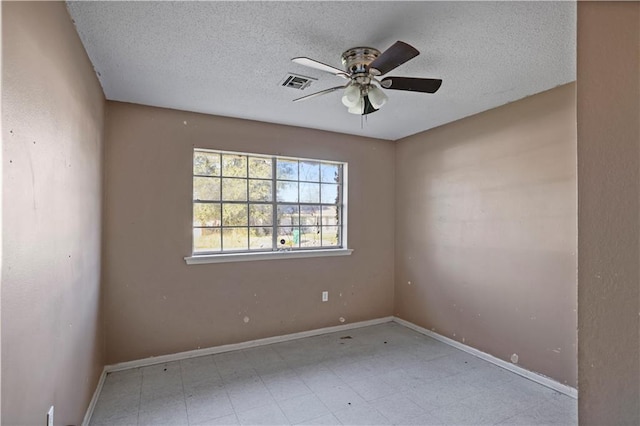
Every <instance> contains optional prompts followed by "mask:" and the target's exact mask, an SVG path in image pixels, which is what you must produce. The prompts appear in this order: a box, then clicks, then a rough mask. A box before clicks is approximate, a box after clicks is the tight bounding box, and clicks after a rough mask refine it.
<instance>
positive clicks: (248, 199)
mask: <svg viewBox="0 0 640 426" xmlns="http://www.w3.org/2000/svg"><path fill="white" fill-rule="evenodd" d="M250 206H251V196H250V195H249V156H248V155H247V251H251V237H250V236H249V235H250V234H251V207H250Z"/></svg>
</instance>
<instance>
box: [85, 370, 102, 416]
mask: <svg viewBox="0 0 640 426" xmlns="http://www.w3.org/2000/svg"><path fill="white" fill-rule="evenodd" d="M106 378H107V371H106V369H104V368H103V369H102V373H101V374H100V379H99V380H98V384H97V386H96V390H95V391H94V392H93V397H91V402H89V406H88V407H87V412H86V413H85V414H84V419H82V426H89V423H90V422H91V416H93V410H95V408H96V403H97V402H98V397H99V396H100V392H102V386H103V385H104V380H105V379H106Z"/></svg>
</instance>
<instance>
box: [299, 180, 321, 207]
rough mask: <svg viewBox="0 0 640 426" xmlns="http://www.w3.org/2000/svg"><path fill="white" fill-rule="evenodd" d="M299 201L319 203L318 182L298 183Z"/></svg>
mask: <svg viewBox="0 0 640 426" xmlns="http://www.w3.org/2000/svg"><path fill="white" fill-rule="evenodd" d="M300 202H301V203H319V202H320V184H319V183H303V182H301V183H300Z"/></svg>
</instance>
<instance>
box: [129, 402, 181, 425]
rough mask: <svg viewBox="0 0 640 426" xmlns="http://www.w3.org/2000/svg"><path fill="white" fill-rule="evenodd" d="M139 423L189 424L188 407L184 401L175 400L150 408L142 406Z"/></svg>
mask: <svg viewBox="0 0 640 426" xmlns="http://www.w3.org/2000/svg"><path fill="white" fill-rule="evenodd" d="M138 424H139V425H140V426H143V425H144V426H146V425H149V426H154V425H172V426H182V425H187V424H188V420H187V409H186V407H185V403H184V401H178V400H173V401H169V402H167V403H165V404H163V405H157V406H154V407H153V408H150V409H148V410H143V409H142V407H141V410H140V414H139V416H138Z"/></svg>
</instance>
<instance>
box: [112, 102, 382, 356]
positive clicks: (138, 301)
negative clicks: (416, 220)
mask: <svg viewBox="0 0 640 426" xmlns="http://www.w3.org/2000/svg"><path fill="white" fill-rule="evenodd" d="M354 125H359V124H354ZM106 128H107V132H106V147H107V148H106V151H105V155H106V163H105V167H106V188H105V189H106V210H105V230H106V234H105V239H106V243H107V245H106V249H105V265H104V267H105V271H106V275H105V314H106V320H107V327H106V330H107V362H108V363H114V362H120V361H128V360H133V359H139V358H145V357H149V356H155V355H161V354H169V353H173V352H178V351H186V350H191V349H197V348H205V347H209V346H216V345H221V344H227V343H233V342H242V341H246V340H251V339H256V338H262V337H268V336H274V335H281V334H286V333H292V332H297V331H303V330H309V329H315V328H320V327H326V326H333V325H339V324H341V323H340V321H339V318H340V317H344V318H345V320H346V322H347V323H350V322H355V321H361V320H367V319H372V318H379V317H384V316H387V315H391V314H392V306H393V251H394V239H393V234H394V231H393V226H391V224H393V215H394V207H393V178H394V172H393V155H394V145H393V143H392V142H388V141H381V140H375V139H367V138H360V137H355V136H347V135H341V134H336V133H328V132H322V131H316V130H309V129H302V128H295V127H287V126H280V125H274V124H265V123H259V122H252V121H244V120H237V119H231V118H223V117H214V116H207V115H200V114H195V113H188V112H181V111H175V110H168V109H160V108H153V107H145V106H139V105H132V104H124V103H117V102H108V103H107V123H106ZM194 147H200V148H212V149H222V150H233V151H244V152H255V153H264V154H280V155H287V156H299V157H308V158H318V159H327V160H340V161H347V162H348V163H349V218H348V219H349V245H350V247H351V248H353V249H355V251H354V252H353V254H352V255H351V256H344V257H326V258H313V259H288V260H268V261H256V262H240V263H223V264H207V265H191V266H188V265H186V264H185V261H184V260H183V257H184V256H188V255H190V252H191V234H190V233H191V201H190V200H191V169H192V166H191V164H192V150H193V148H194ZM323 290H328V291H329V301H328V302H325V303H322V302H321V292H322V291H323ZM340 295H341V296H340ZM245 316H246V317H248V318H249V322H248V323H245V322H244V320H243V319H244V317H245Z"/></svg>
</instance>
